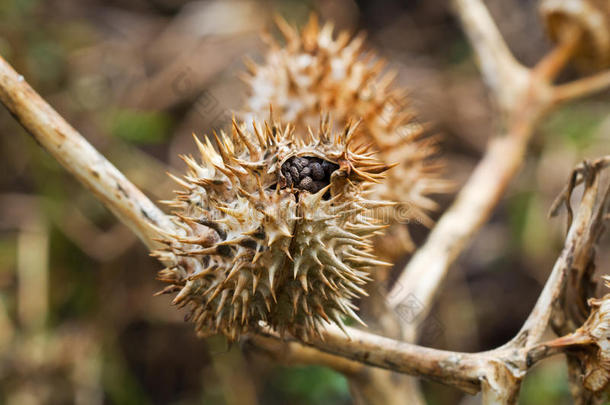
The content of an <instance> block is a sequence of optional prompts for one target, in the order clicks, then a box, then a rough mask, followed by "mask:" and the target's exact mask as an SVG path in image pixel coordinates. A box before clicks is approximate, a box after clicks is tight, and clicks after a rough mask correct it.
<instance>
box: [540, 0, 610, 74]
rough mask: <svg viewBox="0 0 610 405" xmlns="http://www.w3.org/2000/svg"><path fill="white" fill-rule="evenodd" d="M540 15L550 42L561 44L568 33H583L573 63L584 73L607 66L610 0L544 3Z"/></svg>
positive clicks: (609, 64) (548, 0)
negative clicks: (577, 31)
mask: <svg viewBox="0 0 610 405" xmlns="http://www.w3.org/2000/svg"><path fill="white" fill-rule="evenodd" d="M540 13H541V15H542V18H543V20H544V22H545V24H546V28H547V31H548V33H549V35H550V37H551V39H552V40H553V41H556V42H560V41H561V39H562V36H563V35H569V34H570V31H573V30H580V31H581V32H582V35H581V38H580V41H579V43H578V48H577V50H576V55H575V58H576V61H577V64H578V66H579V67H581V68H582V69H584V70H600V69H605V68H607V67H609V66H610V1H608V0H543V1H542V2H541V3H540Z"/></svg>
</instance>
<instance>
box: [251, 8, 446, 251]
mask: <svg viewBox="0 0 610 405" xmlns="http://www.w3.org/2000/svg"><path fill="white" fill-rule="evenodd" d="M277 26H278V28H279V30H280V31H281V33H282V35H283V37H284V40H285V44H283V45H280V44H279V43H277V42H276V41H275V40H273V39H272V38H271V37H270V36H266V37H264V39H265V40H266V42H267V43H268V44H269V49H268V51H267V53H266V56H265V60H264V62H263V63H261V64H255V63H254V62H252V61H250V62H249V63H248V69H249V73H248V74H247V75H245V77H244V80H245V81H246V83H247V84H248V86H249V96H248V98H247V100H246V104H245V106H244V108H243V111H242V112H241V114H240V116H241V117H243V118H244V120H245V121H246V122H249V121H250V120H251V119H252V118H258V117H261V116H264V114H265V112H266V110H267V109H268V106H269V105H270V104H271V105H273V108H274V113H275V114H277V115H278V117H280V118H281V119H282V120H284V121H288V122H292V123H294V124H295V125H296V127H297V128H301V127H302V128H306V127H307V125H315V124H316V122H317V120H318V116H319V112H320V111H321V110H322V111H330V112H331V115H332V118H333V119H334V122H335V125H336V126H342V125H346V123H347V122H349V121H350V120H354V119H360V120H362V122H361V131H359V133H358V134H357V139H355V142H356V143H358V144H370V145H371V147H372V149H373V150H375V151H376V152H377V156H378V157H379V159H380V160H381V161H383V162H384V163H386V164H394V163H397V164H398V166H397V167H396V168H394V169H392V170H391V171H390V172H389V173H388V176H387V179H386V180H385V181H384V182H383V183H379V184H377V185H375V186H374V187H373V193H374V196H375V198H378V199H388V200H391V201H396V202H398V204H397V205H395V206H394V207H393V208H392V209H388V210H386V211H385V214H384V215H385V216H386V217H387V218H388V222H389V223H393V224H394V226H392V227H391V228H389V229H388V232H387V236H386V238H388V237H391V240H388V239H377V241H376V242H377V243H376V251H377V252H379V253H383V254H384V257H385V258H387V259H389V260H392V261H393V260H395V259H396V258H398V257H399V256H401V255H403V254H404V253H405V252H407V251H410V250H412V249H413V248H414V246H413V243H412V242H411V239H410V237H409V234H408V232H407V228H406V226H405V224H406V223H408V222H420V223H423V224H424V225H431V223H432V221H431V219H430V218H429V216H428V213H429V212H430V211H431V210H434V209H436V208H437V205H436V203H435V202H434V201H433V200H432V199H431V198H430V195H431V194H435V193H444V192H446V191H448V189H449V184H448V183H447V182H446V181H444V180H442V179H441V178H440V169H441V167H442V165H440V164H439V162H438V161H434V159H431V157H432V155H434V154H435V153H436V144H435V142H436V141H435V139H434V138H426V139H422V138H421V137H422V135H423V126H422V125H420V124H418V123H417V122H415V120H414V114H413V112H412V111H410V110H409V108H408V102H407V99H406V96H405V91H403V90H401V89H396V88H392V82H393V80H394V76H395V75H394V73H393V72H388V73H385V74H384V73H383V70H384V66H385V63H384V61H383V60H380V59H377V58H376V57H375V54H374V53H373V52H365V51H364V49H363V47H364V36H363V35H358V36H356V37H355V38H353V39H350V35H349V34H348V33H347V32H345V31H343V32H340V33H339V34H338V35H337V36H336V37H335V36H334V35H333V26H332V24H330V23H327V24H325V25H323V26H322V27H320V26H319V24H318V20H317V18H316V17H315V16H312V17H311V18H310V20H309V22H308V23H307V25H306V26H305V27H304V28H303V29H302V31H298V30H296V29H294V28H293V27H291V26H290V24H288V23H287V22H286V21H285V20H283V19H281V18H279V17H278V18H277Z"/></svg>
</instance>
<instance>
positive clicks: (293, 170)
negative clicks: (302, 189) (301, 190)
mask: <svg viewBox="0 0 610 405" xmlns="http://www.w3.org/2000/svg"><path fill="white" fill-rule="evenodd" d="M290 175H291V176H292V180H294V181H295V182H297V181H299V179H300V178H301V174H300V173H299V169H297V167H296V166H292V167H291V168H290Z"/></svg>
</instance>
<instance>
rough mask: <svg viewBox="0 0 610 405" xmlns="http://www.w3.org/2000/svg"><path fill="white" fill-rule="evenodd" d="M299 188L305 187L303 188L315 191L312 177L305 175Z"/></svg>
mask: <svg viewBox="0 0 610 405" xmlns="http://www.w3.org/2000/svg"><path fill="white" fill-rule="evenodd" d="M299 188H300V189H303V190H307V191H309V192H313V189H314V184H313V180H312V179H311V177H304V178H303V179H302V180H301V181H300V183H299Z"/></svg>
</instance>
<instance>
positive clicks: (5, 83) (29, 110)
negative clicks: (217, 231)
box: [0, 57, 172, 248]
mask: <svg viewBox="0 0 610 405" xmlns="http://www.w3.org/2000/svg"><path fill="white" fill-rule="evenodd" d="M0 100H1V101H2V103H3V104H4V105H5V106H6V107H7V108H8V109H9V111H10V112H11V113H12V114H13V116H14V117H15V118H16V119H17V121H19V123H20V124H21V125H23V127H24V128H25V129H26V130H27V131H28V132H29V133H30V134H31V135H32V136H33V137H34V139H35V140H36V141H37V142H38V143H39V144H40V145H41V146H42V147H43V148H45V149H46V150H47V151H48V152H49V153H50V154H51V155H53V157H54V158H55V159H57V161H58V162H59V163H60V164H61V165H62V166H63V167H64V168H65V169H66V170H68V171H69V172H70V173H72V174H73V175H74V176H75V177H76V178H77V179H78V180H79V181H80V182H81V183H83V184H84V185H85V186H86V187H87V188H89V189H90V190H91V191H92V192H93V193H94V194H95V195H96V196H97V198H99V200H100V201H101V202H102V203H103V204H104V205H105V206H106V207H108V209H110V210H111V211H112V212H113V213H114V214H115V215H116V216H117V217H118V218H119V220H120V221H121V222H123V223H124V224H125V225H127V226H128V227H129V228H130V229H131V230H132V231H133V232H134V233H135V234H136V235H137V236H138V237H139V238H140V239H141V240H142V241H143V242H144V243H145V244H146V246H148V247H149V248H151V247H153V246H155V242H154V241H153V238H154V237H155V236H156V235H155V234H154V232H153V231H152V230H151V228H150V226H149V224H154V225H156V226H158V227H160V228H165V229H171V226H172V224H171V222H169V220H168V218H167V217H166V216H165V214H164V213H163V212H162V211H161V210H160V209H159V208H157V207H156V206H155V204H153V203H152V202H151V201H150V200H149V199H148V198H147V197H146V196H145V195H144V194H143V193H142V192H141V191H140V190H139V189H138V188H137V187H136V186H134V185H133V184H132V183H131V182H130V181H129V180H127V178H125V176H124V175H123V174H122V173H121V172H120V171H119V170H117V169H116V168H115V167H114V166H113V165H112V164H111V163H110V162H108V160H106V158H104V157H103V156H102V155H101V154H100V153H99V152H98V151H97V150H95V148H94V147H93V146H91V145H90V144H89V143H88V142H87V141H86V140H85V139H84V138H83V137H82V136H81V135H80V134H79V133H78V132H77V131H76V130H75V129H74V128H72V126H70V124H68V123H67V122H66V121H65V120H64V119H63V118H62V117H61V116H60V115H59V114H58V113H57V112H56V111H55V110H54V109H53V108H52V107H51V106H49V105H48V104H47V103H46V102H45V101H44V100H43V99H42V98H41V97H40V96H39V95H38V94H37V93H36V92H35V91H34V90H33V89H32V88H31V87H30V86H29V85H28V84H27V83H26V81H25V80H24V78H23V76H21V75H19V74H17V72H15V71H14V70H13V68H11V66H10V65H9V64H8V63H7V62H6V61H5V60H4V59H2V57H0Z"/></svg>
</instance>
